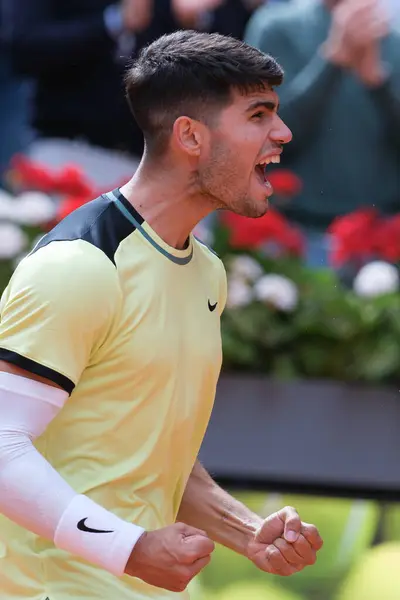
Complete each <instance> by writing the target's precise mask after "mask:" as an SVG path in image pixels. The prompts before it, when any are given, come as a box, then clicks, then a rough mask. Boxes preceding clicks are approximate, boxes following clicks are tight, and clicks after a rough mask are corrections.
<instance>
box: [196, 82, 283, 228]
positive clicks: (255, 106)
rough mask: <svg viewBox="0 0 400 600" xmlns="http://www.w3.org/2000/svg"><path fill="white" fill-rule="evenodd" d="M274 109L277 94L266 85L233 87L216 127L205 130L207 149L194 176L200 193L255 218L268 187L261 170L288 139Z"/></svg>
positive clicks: (262, 209) (264, 205)
mask: <svg viewBox="0 0 400 600" xmlns="http://www.w3.org/2000/svg"><path fill="white" fill-rule="evenodd" d="M277 109H278V96H277V94H276V92H274V91H272V90H271V89H269V90H265V91H260V92H257V93H252V94H248V95H241V94H239V93H238V92H235V93H234V95H233V101H232V103H231V104H230V105H229V106H228V107H227V108H225V109H223V110H222V111H221V113H220V115H219V119H218V124H217V126H215V127H213V128H212V129H210V144H209V150H208V152H207V153H206V155H205V156H204V157H203V160H201V161H200V164H199V170H198V175H199V182H200V186H201V191H202V193H203V194H205V195H207V196H209V197H211V198H212V199H213V201H214V203H215V205H216V206H217V208H222V209H228V210H231V211H233V212H235V213H238V214H240V215H244V216H247V217H261V216H262V215H264V214H265V213H266V211H267V210H268V198H269V197H270V196H271V195H272V193H273V189H272V187H271V185H270V183H269V182H268V179H267V176H266V174H265V171H266V170H267V169H268V164H270V163H278V162H279V161H280V154H281V152H282V149H283V145H284V144H287V143H288V142H290V141H291V139H292V133H291V131H290V129H289V128H288V127H287V126H286V125H285V124H284V123H283V121H282V119H281V118H280V117H279V116H278V114H277ZM265 163H266V165H267V167H266V168H265V166H263V164H265Z"/></svg>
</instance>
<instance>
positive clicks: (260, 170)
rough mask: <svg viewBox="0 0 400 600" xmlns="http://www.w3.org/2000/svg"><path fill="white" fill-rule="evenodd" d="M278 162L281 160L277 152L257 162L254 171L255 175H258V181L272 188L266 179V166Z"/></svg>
mask: <svg viewBox="0 0 400 600" xmlns="http://www.w3.org/2000/svg"><path fill="white" fill-rule="evenodd" d="M280 162H281V157H280V155H279V154H275V155H274V156H270V157H269V158H266V159H265V160H263V161H262V162H259V163H258V164H257V165H256V167H255V171H256V173H257V176H258V178H259V180H260V182H261V183H262V184H263V185H264V186H266V187H268V188H271V189H272V186H271V184H270V182H269V181H268V177H267V167H268V165H269V164H271V163H273V164H275V165H277V164H279V163H280Z"/></svg>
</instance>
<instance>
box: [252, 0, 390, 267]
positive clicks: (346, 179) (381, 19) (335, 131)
mask: <svg viewBox="0 0 400 600" xmlns="http://www.w3.org/2000/svg"><path fill="white" fill-rule="evenodd" d="M385 1H387V2H389V1H390V0H320V1H317V0H310V1H308V2H307V1H301V2H300V1H297V2H296V1H295V2H293V3H290V5H288V6H287V7H286V6H282V7H280V9H279V10H276V11H273V10H270V9H269V8H268V7H263V8H261V9H260V10H259V11H258V12H256V14H255V15H254V17H253V18H252V20H251V21H250V24H249V27H248V30H247V35H246V38H247V41H248V42H249V43H251V44H253V45H254V46H257V47H259V48H261V49H262V50H264V51H266V52H270V53H271V54H272V55H274V56H275V57H276V58H278V60H279V61H280V62H281V64H282V65H283V67H284V69H285V71H286V78H285V83H284V85H283V86H282V89H281V90H280V91H279V94H280V99H281V109H280V113H281V115H282V118H283V119H284V120H285V122H286V123H287V124H288V125H289V127H291V129H292V131H293V134H294V139H293V142H292V143H291V144H290V145H289V146H288V147H287V149H285V154H284V157H285V158H284V165H285V167H286V168H292V169H293V170H294V171H295V172H296V173H297V174H298V175H299V176H300V177H301V178H302V180H303V183H304V186H303V190H302V192H301V194H300V195H299V197H298V198H296V199H295V200H294V201H293V203H292V204H291V205H290V206H288V207H287V208H286V213H287V215H288V216H289V217H290V218H292V219H293V220H295V221H297V222H298V223H299V224H300V225H302V226H303V228H304V229H305V230H306V232H307V233H308V239H309V252H310V257H309V258H310V263H311V264H316V265H321V263H324V262H325V248H326V243H327V242H326V239H325V237H324V235H323V230H324V229H325V228H326V227H327V225H328V224H329V223H330V222H331V221H332V219H333V218H334V217H335V216H336V215H338V214H343V213H347V212H350V211H353V210H354V209H356V208H358V207H360V206H361V205H371V204H373V205H375V206H376V207H377V208H379V209H380V210H381V211H382V212H383V213H385V214H391V213H394V212H398V211H399V205H400V34H399V33H398V32H396V31H395V30H394V28H391V27H390V25H389V22H390V20H389V18H388V17H387V16H386V14H385V11H384V9H383V6H384V4H383V3H384V2H385ZM386 6H388V4H386Z"/></svg>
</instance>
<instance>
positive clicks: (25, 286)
mask: <svg viewBox="0 0 400 600" xmlns="http://www.w3.org/2000/svg"><path fill="white" fill-rule="evenodd" d="M120 299H121V293H120V287H119V283H118V274H117V271H116V268H115V266H114V265H113V264H112V263H111V261H109V259H108V258H107V257H106V256H105V255H104V254H103V253H102V252H101V250H99V249H98V248H96V247H94V246H92V245H91V244H89V243H87V242H84V241H82V240H74V241H60V242H53V243H51V244H49V245H48V246H45V247H43V248H41V249H40V250H38V251H37V252H35V253H33V254H31V255H29V256H28V257H27V258H25V259H24V260H23V261H22V262H21V263H20V264H19V266H18V267H17V269H16V271H15V273H14V274H13V276H12V278H11V281H10V283H9V285H8V287H7V288H6V290H5V292H4V294H3V297H2V301H1V305H0V360H4V361H7V362H10V363H12V364H15V365H17V366H19V367H21V368H22V369H25V370H27V371H29V372H31V373H34V374H36V375H39V376H41V377H44V378H46V379H48V380H50V381H52V382H54V383H55V384H57V385H59V386H60V387H62V388H63V389H64V390H66V391H67V392H68V393H71V392H72V390H73V388H74V387H75V385H76V384H77V383H78V381H79V379H80V376H81V374H82V372H83V370H84V369H85V368H86V367H87V366H88V365H89V364H90V360H91V357H92V355H93V354H94V352H95V351H96V350H97V349H98V348H99V347H100V346H101V345H102V344H103V343H104V342H105V340H106V338H107V335H108V332H109V331H110V328H111V327H112V323H113V321H114V319H115V315H116V312H117V311H118V308H119V305H120Z"/></svg>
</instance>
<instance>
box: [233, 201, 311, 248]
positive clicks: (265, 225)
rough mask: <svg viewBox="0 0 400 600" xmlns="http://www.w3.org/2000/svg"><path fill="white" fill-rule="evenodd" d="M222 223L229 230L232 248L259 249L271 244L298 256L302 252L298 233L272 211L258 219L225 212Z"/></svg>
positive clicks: (300, 237) (279, 215) (301, 242)
mask: <svg viewBox="0 0 400 600" xmlns="http://www.w3.org/2000/svg"><path fill="white" fill-rule="evenodd" d="M223 222H224V224H225V225H226V226H227V227H228V229H229V230H230V240H229V241H230V244H231V246H232V247H233V248H259V247H260V246H262V245H264V244H268V243H269V242H272V243H275V244H277V245H278V246H279V247H280V248H281V249H283V250H286V251H288V252H289V253H293V254H300V253H301V252H302V250H303V238H302V236H301V234H300V232H299V231H297V229H295V228H294V227H292V226H291V225H290V224H289V223H288V222H287V220H286V219H285V218H284V217H283V216H282V215H281V214H279V213H278V212H277V211H275V210H273V209H271V210H269V211H268V213H267V214H266V215H264V216H263V217H260V218H259V219H250V218H247V217H241V216H239V215H236V214H234V213H229V212H227V213H225V214H224V216H223Z"/></svg>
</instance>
